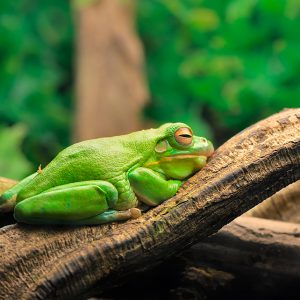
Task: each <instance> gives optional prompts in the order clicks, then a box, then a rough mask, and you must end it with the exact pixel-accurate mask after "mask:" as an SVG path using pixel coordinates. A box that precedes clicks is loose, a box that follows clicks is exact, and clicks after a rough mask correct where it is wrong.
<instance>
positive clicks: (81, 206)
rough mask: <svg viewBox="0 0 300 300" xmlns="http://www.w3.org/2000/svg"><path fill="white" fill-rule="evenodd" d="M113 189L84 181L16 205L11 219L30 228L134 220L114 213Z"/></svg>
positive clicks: (115, 195)
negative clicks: (44, 225)
mask: <svg viewBox="0 0 300 300" xmlns="http://www.w3.org/2000/svg"><path fill="white" fill-rule="evenodd" d="M117 200H118V191H117V189H116V188H115V187H114V186H113V185H112V184H111V183H109V182H106V181H101V180H97V181H84V182H75V183H70V184H65V185H61V186H57V187H54V188H51V189H49V190H46V191H44V192H43V193H41V194H38V195H35V196H33V197H30V198H27V199H24V200H22V201H20V202H18V203H17V205H16V207H15V212H14V216H15V219H16V220H17V221H19V222H24V223H30V224H74V225H77V224H102V223H107V222H112V221H120V220H127V219H130V218H132V217H133V218H134V217H136V211H134V210H128V211H116V210H112V209H111V208H113V207H114V205H115V203H116V202H117Z"/></svg>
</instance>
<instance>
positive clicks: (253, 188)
mask: <svg viewBox="0 0 300 300" xmlns="http://www.w3.org/2000/svg"><path fill="white" fill-rule="evenodd" d="M299 128H300V109H291V110H285V111H283V112H281V113H279V114H275V115H273V116H271V117H269V118H267V119H265V120H263V121H261V122H259V123H257V124H255V125H253V126H251V127H249V128H247V129H246V130H244V131H242V132H241V133H239V134H238V135H236V136H234V137H233V138H232V139H230V140H229V141H227V142H226V143H225V144H224V145H223V146H221V147H220V148H219V149H218V150H217V151H216V153H215V154H214V155H213V157H212V158H211V160H210V162H209V163H208V164H207V166H206V167H205V168H203V170H202V171H200V172H199V173H197V174H196V175H195V176H193V177H192V178H190V179H189V180H188V181H187V182H186V183H185V184H184V185H183V187H182V188H181V189H180V191H179V193H178V194H177V195H176V196H175V197H173V198H171V199H169V200H168V201H166V202H164V203H163V204H161V205H159V206H158V207H156V208H154V209H152V210H150V211H149V212H147V213H145V214H144V215H143V216H142V217H140V218H139V219H136V220H131V221H128V222H126V223H122V224H121V223H119V224H107V225H102V226H85V227H81V228H78V227H73V228H70V227H54V226H52V227H46V226H45V227H42V226H40V227H37V226H25V225H22V224H18V225H11V226H7V227H4V228H3V229H2V230H1V231H0V245H1V252H0V253H1V254H0V261H1V266H0V268H1V269H0V277H1V281H0V298H1V297H2V298H5V297H6V298H8V299H68V298H69V299H73V298H74V297H75V296H76V297H83V296H88V295H90V293H91V291H93V293H94V292H95V290H102V289H104V288H106V287H108V286H111V285H113V284H116V283H118V282H119V281H120V280H122V279H124V278H125V277H126V276H128V274H132V273H134V272H136V271H138V270H141V269H144V270H145V269H149V268H151V267H153V266H155V265H156V264H158V263H160V262H161V261H163V260H165V259H166V258H167V257H170V256H171V255H173V254H175V253H178V252H179V251H182V250H183V249H184V248H187V247H189V246H191V245H192V244H195V243H196V242H198V241H199V240H201V239H203V238H205V237H207V236H209V235H210V234H212V233H215V232H216V231H217V230H219V229H220V228H221V227H222V226H224V225H225V224H227V223H229V222H230V221H232V220H233V219H234V218H236V217H237V216H239V215H241V214H242V213H244V212H245V211H246V210H248V209H249V208H251V207H253V206H254V205H256V204H257V203H259V202H260V201H262V200H264V199H266V198H267V197H269V196H271V195H272V194H274V193H275V192H277V191H278V190H280V189H282V188H283V187H285V186H287V185H288V184H290V183H292V182H295V181H296V180H299V179H300V168H299V166H300V155H299V154H300V139H299Z"/></svg>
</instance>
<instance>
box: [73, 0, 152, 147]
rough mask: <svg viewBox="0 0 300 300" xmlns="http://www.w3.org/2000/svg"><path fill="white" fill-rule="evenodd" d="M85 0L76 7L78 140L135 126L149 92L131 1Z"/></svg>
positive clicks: (76, 124) (126, 129) (125, 131)
mask: <svg viewBox="0 0 300 300" xmlns="http://www.w3.org/2000/svg"><path fill="white" fill-rule="evenodd" d="M81 2H82V1H81ZM85 2H86V3H85ZM85 2H83V3H85V4H84V5H78V6H76V9H75V25H76V35H77V37H76V49H77V55H76V85H75V86H76V91H75V94H76V117H75V139H76V140H77V141H79V140H87V139H91V138H95V137H103V136H113V135H119V134H123V133H128V132H130V131H135V130H139V129H140V128H141V127H142V126H141V120H140V119H139V116H140V115H141V111H142V109H143V107H144V105H145V103H146V101H147V98H148V91H147V88H146V84H145V80H144V74H143V62H144V59H143V51H142V46H141V43H140V41H139V39H138V37H137V35H136V32H135V28H134V9H133V7H132V1H131V2H130V1H118V0H93V1H85ZM130 3H131V6H130Z"/></svg>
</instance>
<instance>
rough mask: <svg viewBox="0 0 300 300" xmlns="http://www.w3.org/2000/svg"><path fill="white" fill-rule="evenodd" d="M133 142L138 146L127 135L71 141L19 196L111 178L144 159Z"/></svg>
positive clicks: (22, 197) (26, 196)
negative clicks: (72, 143) (55, 187)
mask: <svg viewBox="0 0 300 300" xmlns="http://www.w3.org/2000/svg"><path fill="white" fill-rule="evenodd" d="M132 135H133V134H132ZM133 137H134V135H133ZM137 140H138V139H137ZM130 143H133V145H131V144H130ZM154 143H155V142H154ZM136 144H137V145H138V143H136V141H135V139H134V138H133V139H129V140H128V138H126V136H119V137H111V138H100V139H94V140H88V141H84V142H80V143H77V144H74V145H72V146H70V147H68V148H66V149H65V150H63V151H62V152H60V153H59V154H58V155H57V156H56V157H55V158H54V159H53V160H52V161H51V162H50V163H49V164H48V165H47V166H46V167H45V168H44V169H43V170H42V172H41V173H40V174H38V175H37V176H36V177H35V178H34V179H33V180H32V181H31V182H30V183H29V184H28V185H26V186H25V188H23V189H22V190H21V191H20V193H19V195H18V199H19V200H22V199H25V198H28V197H32V196H34V195H36V194H39V193H41V192H43V191H45V190H47V189H49V188H51V187H54V186H59V185H63V184H67V183H72V182H78V181H87V180H110V179H112V178H114V177H116V176H118V175H120V174H122V173H124V172H126V171H127V170H128V169H129V168H130V167H132V166H133V165H135V164H136V163H138V162H139V161H141V160H143V159H144V157H145V155H144V154H145V152H144V151H143V150H141V149H137V146H136ZM150 144H151V143H150ZM142 146H143V145H142ZM144 148H145V149H144V150H146V151H147V149H148V148H149V149H150V148H151V146H149V145H144Z"/></svg>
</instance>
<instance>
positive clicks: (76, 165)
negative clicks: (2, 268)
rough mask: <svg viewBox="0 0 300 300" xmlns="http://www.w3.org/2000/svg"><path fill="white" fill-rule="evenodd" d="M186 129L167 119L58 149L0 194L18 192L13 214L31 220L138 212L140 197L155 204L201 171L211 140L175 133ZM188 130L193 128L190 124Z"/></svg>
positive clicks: (69, 220) (107, 218) (96, 219)
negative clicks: (184, 140)
mask: <svg viewBox="0 0 300 300" xmlns="http://www.w3.org/2000/svg"><path fill="white" fill-rule="evenodd" d="M180 128H189V129H190V127H189V126H187V125H186V124H183V123H167V124H164V125H162V126H161V127H159V128H157V129H149V130H142V131H138V132H133V133H131V134H128V135H122V136H116V137H108V138H100V139H94V140H88V141H84V142H80V143H77V144H74V145H72V146H70V147H68V148H66V149H65V150H63V151H62V152H60V153H59V154H58V155H57V156H56V157H55V158H54V159H53V160H52V161H51V162H50V163H49V165H47V166H46V167H45V169H43V170H42V172H40V173H39V172H37V173H35V174H32V175H31V176H29V177H27V178H25V179H24V180H22V181H21V182H20V183H18V184H17V185H16V186H14V187H13V188H11V189H10V190H8V191H6V192H5V193H4V194H3V195H2V196H1V197H0V204H1V203H2V202H4V201H7V200H8V199H10V198H11V197H12V196H14V195H16V194H17V201H16V206H15V209H14V216H15V219H16V220H17V221H19V222H25V223H32V224H74V225H77V224H102V223H107V222H112V221H120V220H127V219H130V218H135V217H137V216H139V211H138V210H137V209H135V208H136V207H137V206H138V204H139V202H140V201H141V202H144V203H146V204H147V205H149V206H155V205H158V204H159V203H161V202H162V201H164V200H166V199H168V198H170V197H172V196H173V195H175V193H176V192H177V190H178V189H179V187H180V185H181V183H182V180H184V179H185V178H187V177H189V176H191V175H192V174H194V173H195V172H196V171H198V170H200V169H201V168H202V167H203V166H204V165H205V163H206V158H207V157H208V156H210V155H211V154H212V152H213V146H212V144H211V142H209V141H207V140H206V139H204V138H201V137H196V136H193V137H192V142H191V144H189V145H182V144H180V143H178V142H177V141H176V138H175V132H176V130H178V129H180ZM190 130H191V129H190Z"/></svg>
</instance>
